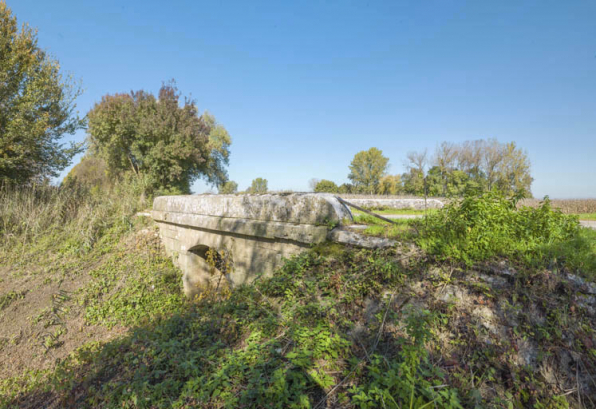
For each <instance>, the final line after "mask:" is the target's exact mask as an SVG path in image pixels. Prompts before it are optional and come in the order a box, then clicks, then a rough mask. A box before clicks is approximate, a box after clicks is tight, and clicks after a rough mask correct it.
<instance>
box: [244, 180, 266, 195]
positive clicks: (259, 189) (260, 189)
mask: <svg viewBox="0 0 596 409" xmlns="http://www.w3.org/2000/svg"><path fill="white" fill-rule="evenodd" d="M248 193H267V179H263V178H256V179H254V180H253V181H252V184H251V185H250V188H249V189H248Z"/></svg>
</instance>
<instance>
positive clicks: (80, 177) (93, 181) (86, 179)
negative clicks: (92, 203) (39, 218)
mask: <svg viewBox="0 0 596 409" xmlns="http://www.w3.org/2000/svg"><path fill="white" fill-rule="evenodd" d="M62 183H63V184H64V185H71V184H77V183H78V184H81V185H85V186H87V187H89V188H91V189H93V190H94V191H98V192H99V191H102V190H105V189H108V188H109V187H110V186H112V185H113V183H112V180H111V179H110V178H109V177H108V166H107V165H106V163H105V162H104V161H103V160H102V159H100V158H96V157H93V156H84V157H83V158H82V159H81V161H80V162H79V163H77V164H76V165H75V166H74V167H73V168H72V169H71V170H70V172H68V175H66V177H65V178H64V181H63V182H62Z"/></svg>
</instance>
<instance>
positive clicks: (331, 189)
mask: <svg viewBox="0 0 596 409" xmlns="http://www.w3.org/2000/svg"><path fill="white" fill-rule="evenodd" d="M315 192H316V193H337V192H338V187H337V185H336V184H335V182H332V181H331V180H325V179H323V180H321V181H320V182H319V183H317V185H316V186H315Z"/></svg>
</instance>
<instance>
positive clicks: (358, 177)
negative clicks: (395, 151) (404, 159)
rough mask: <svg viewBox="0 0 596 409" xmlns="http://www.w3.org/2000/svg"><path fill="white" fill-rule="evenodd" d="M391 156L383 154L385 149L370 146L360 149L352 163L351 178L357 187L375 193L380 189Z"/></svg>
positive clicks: (349, 177)
mask: <svg viewBox="0 0 596 409" xmlns="http://www.w3.org/2000/svg"><path fill="white" fill-rule="evenodd" d="M388 163H389V158H386V157H385V156H383V151H381V150H379V149H377V148H370V149H369V150H367V151H360V152H358V153H357V154H356V155H355V156H354V159H352V162H351V163H350V174H349V175H348V179H350V180H351V181H352V182H353V183H354V186H355V187H356V188H360V189H362V192H363V193H369V194H374V193H376V192H377V191H378V188H379V183H380V181H381V178H382V177H383V176H385V174H386V173H387V166H388Z"/></svg>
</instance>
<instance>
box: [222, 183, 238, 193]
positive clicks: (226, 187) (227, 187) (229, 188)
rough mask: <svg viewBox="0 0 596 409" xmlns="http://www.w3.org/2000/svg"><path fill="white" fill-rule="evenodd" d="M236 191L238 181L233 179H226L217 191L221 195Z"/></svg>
mask: <svg viewBox="0 0 596 409" xmlns="http://www.w3.org/2000/svg"><path fill="white" fill-rule="evenodd" d="M236 192H238V183H236V182H234V181H233V180H230V181H227V182H226V183H224V184H223V185H221V186H220V187H219V193H220V194H222V195H230V194H233V193H236Z"/></svg>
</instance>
